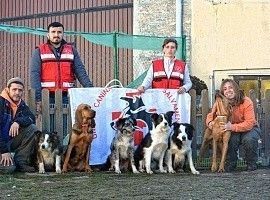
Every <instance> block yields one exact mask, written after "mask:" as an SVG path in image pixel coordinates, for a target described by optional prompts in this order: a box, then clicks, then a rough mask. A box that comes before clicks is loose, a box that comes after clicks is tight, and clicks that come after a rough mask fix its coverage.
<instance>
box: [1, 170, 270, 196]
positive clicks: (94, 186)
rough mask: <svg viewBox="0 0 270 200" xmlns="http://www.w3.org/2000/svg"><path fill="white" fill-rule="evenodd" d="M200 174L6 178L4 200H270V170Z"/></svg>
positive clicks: (70, 174)
mask: <svg viewBox="0 0 270 200" xmlns="http://www.w3.org/2000/svg"><path fill="white" fill-rule="evenodd" d="M200 172H201V174H200V175H192V174H190V173H187V172H182V173H178V174H152V175H148V174H145V173H141V174H132V173H122V174H120V175H118V174H115V173H113V172H93V173H92V174H86V173H68V174H61V175H56V174H54V173H50V174H45V175H39V174H23V173H15V174H13V175H0V199H132V200H135V199H143V200H145V199H183V200H185V199H189V200H191V199H204V198H207V199H256V200H258V199H270V169H258V170H256V171H253V172H245V171H237V172H234V173H223V174H221V173H211V172H210V171H208V170H204V171H200Z"/></svg>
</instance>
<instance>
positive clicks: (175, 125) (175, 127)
mask: <svg viewBox="0 0 270 200" xmlns="http://www.w3.org/2000/svg"><path fill="white" fill-rule="evenodd" d="M172 125H173V130H174V131H176V130H178V129H179V127H180V124H179V123H178V122H174V123H173V124H172Z"/></svg>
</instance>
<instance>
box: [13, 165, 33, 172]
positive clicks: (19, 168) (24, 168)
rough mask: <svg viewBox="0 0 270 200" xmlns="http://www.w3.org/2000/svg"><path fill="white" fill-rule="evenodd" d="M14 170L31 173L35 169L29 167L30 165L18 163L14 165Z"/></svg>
mask: <svg viewBox="0 0 270 200" xmlns="http://www.w3.org/2000/svg"><path fill="white" fill-rule="evenodd" d="M16 170H17V171H18V172H28V173H33V172H35V171H36V170H35V168H34V167H31V166H29V165H25V164H24V165H18V166H17V167H16Z"/></svg>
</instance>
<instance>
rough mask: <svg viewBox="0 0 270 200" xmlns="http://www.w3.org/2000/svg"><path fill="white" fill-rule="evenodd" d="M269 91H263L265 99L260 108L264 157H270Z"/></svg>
mask: <svg viewBox="0 0 270 200" xmlns="http://www.w3.org/2000/svg"><path fill="white" fill-rule="evenodd" d="M269 105H270V90H269V89H268V90H266V91H265V99H264V101H263V104H262V107H263V111H264V113H265V115H264V117H265V118H264V120H265V123H264V124H265V129H264V130H265V132H264V134H263V135H262V140H263V141H262V142H263V146H264V147H265V156H266V157H268V159H269V157H270V106H269Z"/></svg>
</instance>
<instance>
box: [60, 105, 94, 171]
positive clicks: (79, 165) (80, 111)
mask: <svg viewBox="0 0 270 200" xmlns="http://www.w3.org/2000/svg"><path fill="white" fill-rule="evenodd" d="M95 116H96V112H95V111H94V110H92V109H91V106H89V105H87V104H80V105H79V106H78V107H77V109H76V112H75V124H74V125H73V127H72V133H71V135H70V139H69V144H68V149H67V151H66V154H65V160H64V165H63V170H62V172H67V171H85V172H91V171H92V169H91V167H90V166H89V156H90V150H91V143H92V140H93V128H95V125H96V124H95V120H94V118H95Z"/></svg>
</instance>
